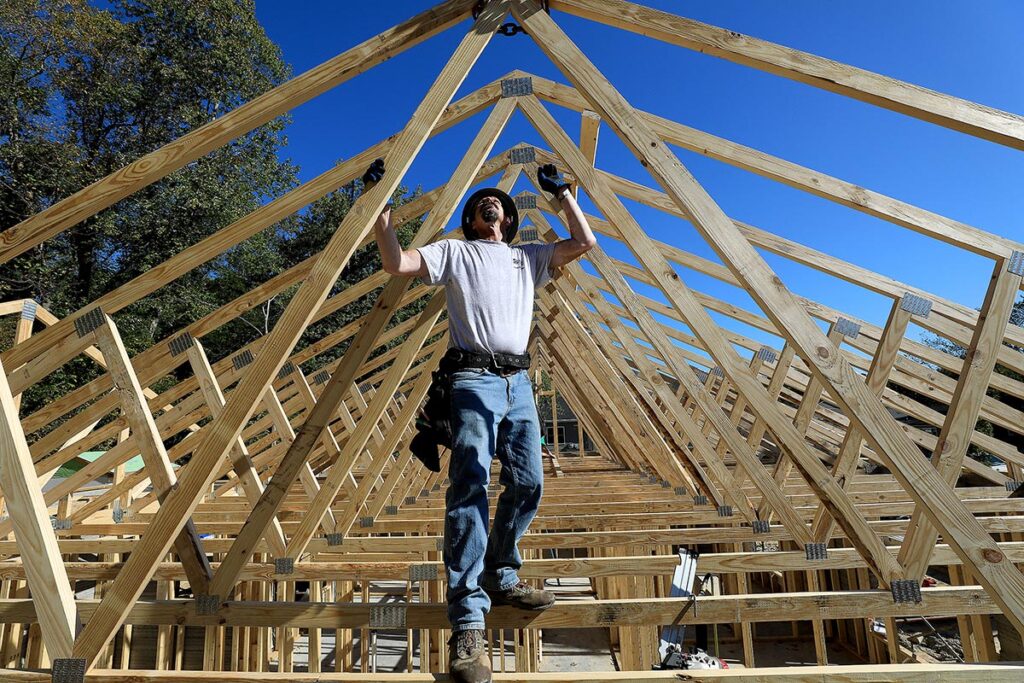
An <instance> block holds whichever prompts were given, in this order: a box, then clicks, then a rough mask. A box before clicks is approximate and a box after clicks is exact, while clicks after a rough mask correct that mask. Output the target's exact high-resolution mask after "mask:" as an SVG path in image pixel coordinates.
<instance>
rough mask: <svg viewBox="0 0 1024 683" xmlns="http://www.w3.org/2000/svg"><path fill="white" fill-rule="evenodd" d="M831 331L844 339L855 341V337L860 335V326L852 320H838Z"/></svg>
mask: <svg viewBox="0 0 1024 683" xmlns="http://www.w3.org/2000/svg"><path fill="white" fill-rule="evenodd" d="M833 329H834V330H835V331H836V332H838V333H839V334H841V335H843V336H844V337H849V338H850V339H856V338H857V335H858V334H860V325H858V324H857V323H855V322H853V321H852V320H847V319H846V318H839V319H838V320H836V324H835V327H834V328H833Z"/></svg>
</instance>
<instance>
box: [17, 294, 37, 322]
mask: <svg viewBox="0 0 1024 683" xmlns="http://www.w3.org/2000/svg"><path fill="white" fill-rule="evenodd" d="M38 308H39V304H37V303H36V302H35V301H33V300H32V299H25V301H24V303H22V304H21V319H22V320H35V319H36V310H37V309H38Z"/></svg>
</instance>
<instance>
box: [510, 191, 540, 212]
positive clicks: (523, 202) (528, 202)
mask: <svg viewBox="0 0 1024 683" xmlns="http://www.w3.org/2000/svg"><path fill="white" fill-rule="evenodd" d="M515 202H516V208H517V209H519V210H520V211H525V210H526V209H536V208H537V195H535V194H521V195H519V196H518V197H516V198H515Z"/></svg>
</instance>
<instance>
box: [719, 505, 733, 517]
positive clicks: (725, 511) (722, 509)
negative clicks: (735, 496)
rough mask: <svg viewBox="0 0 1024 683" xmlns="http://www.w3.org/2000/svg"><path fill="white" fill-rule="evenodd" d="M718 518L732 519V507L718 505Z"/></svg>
mask: <svg viewBox="0 0 1024 683" xmlns="http://www.w3.org/2000/svg"><path fill="white" fill-rule="evenodd" d="M718 516H719V517H732V505H719V506H718Z"/></svg>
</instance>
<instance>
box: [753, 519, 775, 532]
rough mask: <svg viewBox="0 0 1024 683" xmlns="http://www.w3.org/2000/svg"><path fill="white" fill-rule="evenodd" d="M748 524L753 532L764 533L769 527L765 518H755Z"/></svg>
mask: <svg viewBox="0 0 1024 683" xmlns="http://www.w3.org/2000/svg"><path fill="white" fill-rule="evenodd" d="M750 526H751V528H752V529H753V530H754V533H755V534H766V533H768V531H769V530H770V529H771V525H770V524H769V523H768V520H767V519H755V520H754V521H753V522H751V523H750Z"/></svg>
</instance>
